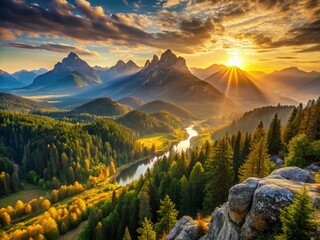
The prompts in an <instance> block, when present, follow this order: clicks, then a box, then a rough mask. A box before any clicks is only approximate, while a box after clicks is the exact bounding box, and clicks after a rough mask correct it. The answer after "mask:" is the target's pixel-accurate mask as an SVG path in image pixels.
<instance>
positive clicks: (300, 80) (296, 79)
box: [260, 67, 320, 101]
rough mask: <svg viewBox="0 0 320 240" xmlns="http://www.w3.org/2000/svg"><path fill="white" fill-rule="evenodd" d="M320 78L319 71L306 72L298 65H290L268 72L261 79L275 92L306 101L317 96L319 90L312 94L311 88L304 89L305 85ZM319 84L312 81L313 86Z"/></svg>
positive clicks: (319, 83)
mask: <svg viewBox="0 0 320 240" xmlns="http://www.w3.org/2000/svg"><path fill="white" fill-rule="evenodd" d="M319 78H320V73H319V72H305V71H302V70H300V69H299V68H297V67H290V68H285V69H282V70H280V71H274V72H272V73H270V74H267V75H265V76H264V77H262V78H261V79H260V81H261V82H263V83H266V85H267V86H268V87H269V89H270V90H271V91H273V92H276V93H279V94H286V95H287V96H294V97H295V98H297V99H298V100H299V101H306V100H307V99H310V98H317V97H318V95H319V92H318V94H316V95H314V94H310V92H308V90H309V88H308V87H306V88H305V89H304V88H303V86H306V85H307V84H308V82H310V81H313V80H314V79H319ZM319 85H320V82H319V81H314V82H313V83H311V86H315V87H316V88H319Z"/></svg>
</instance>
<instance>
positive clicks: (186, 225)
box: [166, 216, 202, 240]
mask: <svg viewBox="0 0 320 240" xmlns="http://www.w3.org/2000/svg"><path fill="white" fill-rule="evenodd" d="M201 234H202V231H201V229H200V228H199V227H198V225H197V222H196V221H194V220H193V219H192V218H191V217H187V216H184V217H182V218H181V219H180V220H179V221H178V222H177V223H176V225H175V226H174V228H173V229H172V230H171V231H170V233H169V235H168V236H167V237H166V240H198V239H199V238H200V237H201Z"/></svg>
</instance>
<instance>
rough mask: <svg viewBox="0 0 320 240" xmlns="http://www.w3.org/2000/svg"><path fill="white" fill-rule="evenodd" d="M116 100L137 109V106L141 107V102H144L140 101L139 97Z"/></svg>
mask: <svg viewBox="0 0 320 240" xmlns="http://www.w3.org/2000/svg"><path fill="white" fill-rule="evenodd" d="M118 102H119V103H122V104H125V105H129V106H130V107H132V108H133V109H137V108H139V107H141V106H142V105H143V104H145V102H144V101H142V100H141V99H139V98H137V97H125V98H121V99H119V100H118Z"/></svg>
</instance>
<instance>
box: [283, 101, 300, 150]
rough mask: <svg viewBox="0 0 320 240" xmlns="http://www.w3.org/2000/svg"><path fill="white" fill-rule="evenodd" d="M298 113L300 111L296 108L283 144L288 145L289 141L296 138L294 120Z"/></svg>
mask: <svg viewBox="0 0 320 240" xmlns="http://www.w3.org/2000/svg"><path fill="white" fill-rule="evenodd" d="M297 112H298V109H297V108H296V107H294V108H293V110H292V112H291V115H290V117H289V120H288V122H287V124H286V127H285V129H284V131H283V142H284V143H285V144H288V143H289V141H290V140H291V139H292V138H293V137H294V136H295V134H297V132H295V131H294V119H295V117H296V115H297Z"/></svg>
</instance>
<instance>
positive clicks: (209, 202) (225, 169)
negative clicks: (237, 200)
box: [204, 139, 234, 213]
mask: <svg viewBox="0 0 320 240" xmlns="http://www.w3.org/2000/svg"><path fill="white" fill-rule="evenodd" d="M212 155H213V156H212V158H209V159H208V160H207V161H206V163H205V168H206V179H207V184H206V187H205V200H204V210H205V212H206V213H210V212H212V211H213V210H214V208H215V207H217V206H219V205H220V204H222V203H224V202H225V201H226V200H227V198H228V191H229V189H230V187H231V186H232V183H233V177H234V173H233V168H232V159H233V153H232V148H231V146H230V144H229V143H228V141H227V140H226V139H223V140H221V141H218V142H217V144H216V146H215V147H214V148H213V154H212Z"/></svg>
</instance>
